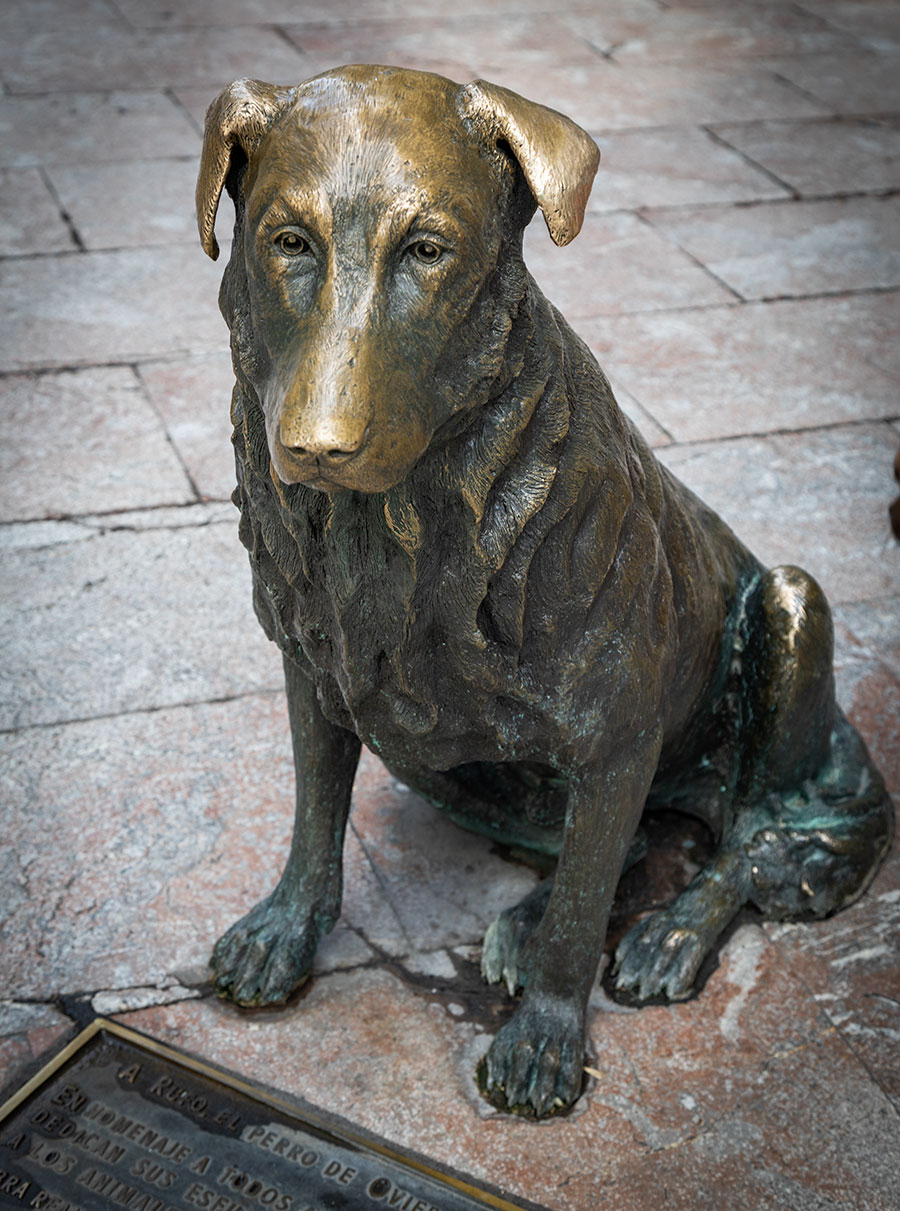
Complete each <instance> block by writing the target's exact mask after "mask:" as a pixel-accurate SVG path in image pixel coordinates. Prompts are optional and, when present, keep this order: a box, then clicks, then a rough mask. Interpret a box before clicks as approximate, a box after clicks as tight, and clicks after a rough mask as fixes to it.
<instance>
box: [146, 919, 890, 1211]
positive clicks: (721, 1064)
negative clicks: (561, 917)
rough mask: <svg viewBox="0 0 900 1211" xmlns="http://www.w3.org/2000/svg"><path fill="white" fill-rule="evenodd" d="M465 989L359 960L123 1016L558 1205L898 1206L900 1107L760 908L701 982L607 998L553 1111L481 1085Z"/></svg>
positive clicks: (478, 1024) (482, 1041) (476, 1034)
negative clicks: (280, 1005)
mask: <svg viewBox="0 0 900 1211" xmlns="http://www.w3.org/2000/svg"><path fill="white" fill-rule="evenodd" d="M454 982H455V983H456V984H457V990H456V992H454ZM459 985H463V989H462V990H460V987H459ZM464 990H465V981H464V977H463V976H462V975H459V976H457V977H456V981H454V980H453V979H452V978H444V979H440V978H434V979H432V980H431V981H430V982H421V981H419V980H416V979H414V978H411V977H410V976H409V975H408V974H406V973H405V972H404V970H403V969H402V968H400V969H395V972H394V973H393V974H390V975H389V974H388V973H387V972H384V971H377V970H374V971H365V970H358V971H350V972H345V973H339V974H336V975H333V976H330V977H326V978H323V979H320V980H318V981H316V982H315V983H314V984H313V987H312V989H311V991H310V992H309V994H308V996H307V997H306V998H305V999H304V1000H303V1001H302V1002H301V1004H299V1005H298V1006H297V1007H296V1009H295V1010H288V1011H283V1012H281V1013H277V1014H274V1015H267V1016H265V1017H262V1016H257V1017H255V1018H253V1019H251V1020H249V1021H248V1020H247V1019H246V1018H244V1019H242V1018H240V1017H238V1016H237V1014H235V1013H234V1012H233V1011H229V1010H228V1009H226V1008H224V1007H222V1006H219V1005H216V1004H214V1003H212V1002H210V1001H202V1002H186V1003H184V1004H182V1005H179V1006H174V1007H170V1008H166V1009H151V1010H147V1011H145V1012H143V1013H137V1014H132V1015H129V1016H128V1018H127V1019H125V1020H127V1021H128V1023H129V1024H131V1025H133V1026H136V1027H137V1028H139V1029H144V1030H147V1031H149V1032H150V1033H151V1034H152V1035H154V1036H155V1037H159V1038H161V1039H163V1040H164V1041H166V1042H170V1043H175V1044H176V1045H180V1046H187V1047H189V1048H193V1049H195V1050H196V1051H197V1052H198V1053H200V1054H202V1055H203V1056H204V1057H205V1058H206V1059H209V1060H212V1061H213V1062H218V1063H223V1064H226V1065H227V1066H229V1067H231V1068H236V1069H237V1070H238V1071H239V1072H241V1073H242V1074H244V1075H248V1076H251V1077H252V1078H253V1079H256V1080H259V1081H261V1082H263V1083H264V1084H269V1085H274V1086H276V1087H278V1088H279V1089H282V1090H287V1092H288V1093H293V1094H295V1095H297V1096H300V1097H303V1098H306V1099H308V1100H310V1101H312V1102H314V1103H316V1102H318V1103H321V1102H322V1100H323V1097H324V1096H325V1095H326V1094H327V1097H328V1103H329V1106H330V1107H331V1108H332V1109H333V1110H334V1111H336V1112H337V1113H339V1114H342V1115H344V1116H345V1117H347V1118H349V1119H351V1120H352V1121H354V1122H357V1123H361V1124H363V1125H364V1126H366V1127H368V1128H370V1129H372V1130H375V1131H377V1132H379V1133H382V1134H387V1135H388V1137H389V1138H390V1139H392V1140H394V1141H396V1142H398V1143H399V1144H400V1145H401V1146H406V1147H412V1148H415V1149H417V1150H420V1151H424V1152H425V1153H427V1154H430V1155H432V1156H434V1157H436V1158H437V1159H438V1160H440V1161H443V1162H445V1163H449V1164H451V1165H454V1166H455V1167H457V1168H462V1169H463V1170H465V1171H466V1172H469V1173H472V1174H473V1175H475V1176H476V1177H480V1178H483V1179H486V1180H488V1181H490V1182H493V1183H495V1184H499V1185H500V1186H502V1187H505V1188H507V1189H509V1190H511V1191H512V1192H513V1193H516V1192H518V1193H521V1194H523V1195H524V1196H526V1197H529V1198H532V1199H536V1200H537V1201H539V1202H541V1203H542V1204H545V1205H546V1206H548V1207H550V1208H558V1209H559V1211H564V1209H566V1211H567V1209H572V1211H575V1209H579V1208H587V1207H594V1206H598V1205H603V1203H604V1202H605V1201H606V1200H607V1199H614V1200H615V1204H616V1206H617V1207H622V1208H624V1209H625V1211H630V1209H632V1208H644V1207H650V1206H658V1205H668V1206H673V1207H679V1208H681V1207H684V1208H687V1207H696V1206H698V1205H701V1206H702V1205H710V1206H716V1207H718V1206H724V1205H727V1206H739V1205H747V1206H752V1207H754V1208H772V1209H773V1211H774V1209H775V1208H779V1209H783V1208H785V1207H788V1208H796V1209H797V1211H812V1208H818V1207H822V1206H842V1207H853V1206H863V1205H864V1206H865V1207H867V1208H871V1211H889V1209H891V1208H892V1207H893V1206H894V1191H895V1188H896V1180H897V1175H898V1174H897V1155H898V1142H900V1119H898V1117H897V1115H896V1113H895V1112H894V1111H893V1109H892V1107H891V1104H890V1102H889V1101H888V1099H887V1097H886V1096H885V1094H884V1093H883V1092H881V1090H880V1089H878V1087H877V1085H875V1084H874V1083H873V1082H872V1081H871V1079H870V1078H869V1075H868V1074H867V1072H866V1070H865V1068H864V1067H863V1066H862V1064H861V1063H860V1062H859V1060H858V1059H857V1058H856V1057H855V1055H854V1054H853V1052H852V1050H851V1049H850V1048H849V1047H848V1045H847V1043H846V1042H845V1041H844V1040H843V1038H842V1036H841V1035H840V1033H839V1031H838V1030H836V1028H835V1027H834V1026H833V1025H832V1024H831V1023H830V1022H829V1019H828V1018H827V1017H826V1016H825V1015H824V1014H823V1013H822V1012H821V1010H820V1009H819V1008H818V1006H817V1004H816V1002H815V1000H814V999H813V998H812V997H811V996H810V995H809V994H808V993H807V992H806V990H805V989H804V988H803V986H802V984H800V983H799V982H798V981H797V980H796V978H795V976H794V975H793V973H792V971H791V969H790V967H789V965H788V964H787V963H786V962H785V960H784V959H782V958H781V956H780V954H779V951H778V950H777V948H776V947H775V946H773V945H772V944H771V943H769V942H767V940H766V938H765V936H764V935H763V934H762V932H761V931H760V930H759V928H758V927H757V926H752V925H751V926H744V927H742V928H741V929H739V930H738V931H737V932H736V933H735V934H734V935H733V937H732V938H731V940H730V941H729V942H728V943H727V945H726V946H725V948H724V950H723V952H722V955H721V960H720V965H719V968H718V969H717V970H716V971H715V972H714V973H713V975H712V976H711V977H710V979H709V981H708V983H707V986H706V989H705V991H704V995H703V997H702V998H700V999H698V1000H696V1001H693V1002H689V1003H687V1004H682V1005H678V1006H672V1007H668V1008H659V1009H646V1010H643V1011H640V1012H639V1013H621V1012H609V1011H604V1009H605V1008H606V1007H605V1006H604V1005H603V1004H602V1002H601V1004H600V1005H599V1006H598V1009H597V1011H595V1013H594V1015H593V1017H592V1020H591V1026H590V1034H591V1044H592V1048H593V1051H594V1054H595V1056H596V1058H595V1060H594V1064H595V1066H596V1069H597V1071H598V1072H599V1074H600V1075H599V1077H598V1078H596V1079H595V1080H594V1081H592V1088H591V1093H590V1097H589V1098H588V1099H587V1100H586V1101H585V1102H584V1103H582V1104H581V1108H580V1110H577V1111H576V1112H575V1114H573V1115H571V1116H570V1117H568V1118H564V1119H559V1120H554V1121H551V1122H549V1123H547V1124H544V1125H542V1126H541V1127H537V1128H536V1127H535V1126H534V1125H533V1124H531V1123H528V1122H521V1121H520V1122H516V1121H510V1120H508V1119H504V1118H503V1117H502V1116H498V1115H495V1114H493V1113H492V1112H491V1111H490V1109H489V1108H488V1107H486V1106H485V1105H484V1104H483V1103H481V1104H480V1100H479V1098H478V1094H477V1091H476V1089H475V1087H474V1081H473V1077H472V1073H473V1069H474V1066H475V1063H476V1060H477V1058H478V1057H479V1056H480V1055H481V1054H482V1053H483V1051H484V1049H485V1047H486V1045H487V1042H488V1038H487V1037H486V1034H487V1032H486V1031H485V1028H484V1024H483V1023H484V1021H485V1018H484V1016H479V1015H477V1014H476V1013H475V1012H473V1010H472V1009H469V1010H467V1009H466V998H465V997H464V996H463V991H464ZM454 996H455V997H456V999H455V1000H454V999H453V998H454ZM460 1010H462V1012H460ZM488 1015H489V1016H488V1017H487V1020H488V1021H489V1022H490V1028H491V1030H493V1029H494V1024H493V1022H491V1020H490V1011H488ZM858 1199H862V1200H864V1201H863V1202H858V1201H856V1200H858Z"/></svg>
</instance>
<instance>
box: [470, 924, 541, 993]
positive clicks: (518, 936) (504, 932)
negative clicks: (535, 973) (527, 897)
mask: <svg viewBox="0 0 900 1211" xmlns="http://www.w3.org/2000/svg"><path fill="white" fill-rule="evenodd" d="M521 908H522V906H521V905H517V906H516V907H515V908H508V909H506V911H505V912H502V913H500V915H499V916H498V917H495V919H494V920H493V921H492V922H491V924H490V925H489V926H488V930H487V933H486V934H485V935H484V943H483V945H482V950H481V974H482V975H483V976H484V978H485V980H486V981H487V983H488V984H499V983H500V981H501V980H503V981H504V982H505V984H506V987H507V989H508V991H509V995H510V996H514V995H515V993H516V991H517V990H518V989H519V988H521V987H522V986H523V983H524V980H523V978H522V975H521V973H520V969H519V959H520V957H521V955H522V951H523V950H524V948H525V943H526V942H527V941H528V939H529V938H530V937H531V931H532V929H533V928H534V922H532V921H530V920H529V919H528V917H527V915H526V914H524V913H523V912H522V911H521Z"/></svg>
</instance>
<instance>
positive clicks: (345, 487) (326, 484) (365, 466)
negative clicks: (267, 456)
mask: <svg viewBox="0 0 900 1211" xmlns="http://www.w3.org/2000/svg"><path fill="white" fill-rule="evenodd" d="M272 470H273V472H274V473H275V474H276V475H277V476H278V478H279V479H280V480H281V482H282V483H283V484H303V485H304V487H307V488H312V489H313V490H314V491H316V492H327V493H328V494H329V495H333V494H334V493H335V492H366V493H372V492H386V491H387V490H388V489H389V488H392V487H393V486H394V484H396V483H398V482H399V481H400V480H401V479H402V478H403V476H404V474H405V473H406V468H405V467H403V468H400V469H399V470H395V471H394V472H392V471H391V470H389V469H387V468H384V467H380V466H376V465H373V464H372V462H371V460H369V459H366V458H365V457H361V456H360V457H355V458H351V459H347V460H345V461H343V462H337V463H332V462H330V461H329V460H328V459H327V458H323V459H316V458H313V459H310V458H297V457H296V456H294V455H292V454H291V452H290V450H288V449H282V450H280V451H278V453H277V455H276V454H274V453H273V455H272Z"/></svg>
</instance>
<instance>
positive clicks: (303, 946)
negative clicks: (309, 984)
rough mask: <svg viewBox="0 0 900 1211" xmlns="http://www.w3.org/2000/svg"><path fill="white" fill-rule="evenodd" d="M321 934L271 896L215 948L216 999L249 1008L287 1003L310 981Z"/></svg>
mask: <svg viewBox="0 0 900 1211" xmlns="http://www.w3.org/2000/svg"><path fill="white" fill-rule="evenodd" d="M319 932H320V931H319V930H317V929H316V928H315V927H314V926H313V925H312V923H311V922H310V921H309V918H308V917H305V916H304V915H302V914H298V913H297V910H296V907H295V906H293V905H290V906H286V905H285V904H283V903H282V902H281V900H280V898H279V896H278V893H277V891H276V892H273V893H272V895H270V896H268V897H267V898H266V899H265V900H263V901H261V902H260V903H259V904H257V905H256V907H255V908H252V909H251V910H250V912H248V913H247V915H246V916H245V917H242V918H241V920H240V921H238V922H237V923H236V924H234V925H232V927H231V929H229V930H228V932H227V933H226V934H224V935H223V936H222V937H221V938H220V939H219V941H218V942H217V943H216V945H215V947H214V949H213V953H212V958H211V959H210V967H211V969H212V977H213V983H214V985H215V989H216V992H217V994H218V995H219V996H220V997H223V998H225V999H227V1000H229V1001H234V1002H235V1003H236V1004H238V1005H244V1006H248V1007H257V1006H262V1005H281V1004H283V1003H284V1002H285V1001H286V1000H287V999H288V997H290V995H291V993H293V992H296V990H297V989H298V988H299V987H300V985H301V984H303V983H304V982H305V981H306V979H307V978H308V976H309V972H310V968H311V967H312V961H313V955H314V954H315V951H316V945H317V943H318V941H319Z"/></svg>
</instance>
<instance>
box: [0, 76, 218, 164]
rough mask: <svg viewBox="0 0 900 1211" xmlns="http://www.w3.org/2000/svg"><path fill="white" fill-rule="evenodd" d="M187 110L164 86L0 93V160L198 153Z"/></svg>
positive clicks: (77, 160) (90, 159)
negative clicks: (25, 94) (29, 94)
mask: <svg viewBox="0 0 900 1211" xmlns="http://www.w3.org/2000/svg"><path fill="white" fill-rule="evenodd" d="M199 150H200V143H199V141H198V138H197V132H196V129H195V128H194V126H193V124H192V123H191V121H190V120H189V118H188V117H187V115H186V114H185V113H184V112H183V111H182V110H181V109H180V107H179V106H178V105H176V104H175V102H174V101H172V100H171V99H170V98H169V97H167V96H165V95H164V94H163V93H161V92H152V91H149V90H147V91H143V92H142V91H134V92H123V91H119V92H85V93H61V94H60V93H48V94H46V95H44V96H39V97H12V96H4V97H0V166H2V167H9V168H26V167H30V166H32V165H35V164H44V163H51V164H86V163H102V162H103V161H107V160H128V159H132V158H135V159H165V158H167V157H169V156H196V155H198V154H199Z"/></svg>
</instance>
